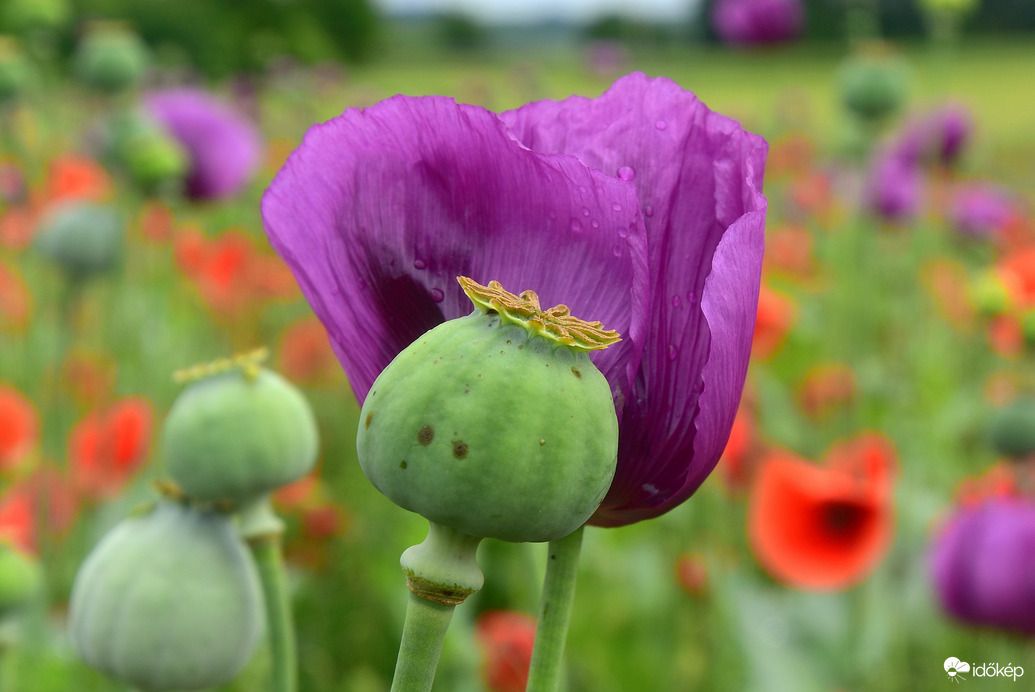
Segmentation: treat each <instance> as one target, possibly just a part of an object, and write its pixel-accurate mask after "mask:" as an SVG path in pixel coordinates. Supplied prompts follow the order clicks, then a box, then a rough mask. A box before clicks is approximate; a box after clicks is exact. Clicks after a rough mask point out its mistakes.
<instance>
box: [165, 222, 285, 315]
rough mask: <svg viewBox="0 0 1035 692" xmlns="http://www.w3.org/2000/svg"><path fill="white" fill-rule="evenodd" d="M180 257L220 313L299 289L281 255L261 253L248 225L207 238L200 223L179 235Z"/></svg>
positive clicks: (233, 312)
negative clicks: (245, 228) (278, 256)
mask: <svg viewBox="0 0 1035 692" xmlns="http://www.w3.org/2000/svg"><path fill="white" fill-rule="evenodd" d="M174 243H175V252H176V261H177V264H178V265H179V267H180V270H181V271H182V272H183V273H184V274H186V276H187V278H189V279H190V280H191V282H192V283H193V284H194V286H195V288H196V289H197V290H198V293H200V294H201V297H202V300H204V302H205V303H206V304H207V305H208V307H209V308H210V309H211V310H212V311H213V312H215V313H216V314H217V315H220V316H223V317H235V316H238V315H240V314H241V313H243V312H245V311H247V310H248V309H249V308H251V307H253V306H255V305H256V304H257V303H259V302H261V301H263V300H267V299H270V298H290V297H293V296H294V295H296V292H297V284H296V283H295V279H294V276H293V275H292V274H291V271H290V270H289V269H288V268H287V265H285V264H283V263H282V262H281V261H280V260H279V259H277V258H275V257H273V256H270V255H263V254H260V253H259V252H258V251H257V250H256V249H255V245H254V243H253V241H252V239H251V238H250V237H249V236H248V235H246V234H245V233H244V232H243V231H239V230H230V231H227V232H225V233H223V234H222V235H221V236H219V237H217V238H206V237H205V235H204V234H203V233H202V232H201V231H200V230H199V229H197V228H188V229H185V230H183V231H181V232H179V233H178V234H177V235H176V238H175V241H174Z"/></svg>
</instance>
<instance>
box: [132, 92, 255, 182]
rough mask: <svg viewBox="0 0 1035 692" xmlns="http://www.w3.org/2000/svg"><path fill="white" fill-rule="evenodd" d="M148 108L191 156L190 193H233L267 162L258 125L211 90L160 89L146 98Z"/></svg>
mask: <svg viewBox="0 0 1035 692" xmlns="http://www.w3.org/2000/svg"><path fill="white" fill-rule="evenodd" d="M144 107H145V109H146V111H147V112H148V114H149V115H150V116H151V117H153V118H154V119H155V120H157V121H158V122H159V123H160V124H161V125H162V126H163V127H165V128H166V130H168V132H169V134H170V135H172V136H173V137H174V138H176V140H177V141H178V142H179V143H180V144H181V145H182V146H183V148H184V149H185V150H186V151H187V154H188V155H189V156H190V160H191V168H190V172H189V173H188V177H187V194H188V195H189V196H190V197H191V198H193V199H221V198H224V197H230V196H232V195H234V194H236V193H237V192H239V191H240V190H241V188H243V187H244V185H245V184H246V183H247V182H248V181H249V180H250V179H251V177H252V175H253V174H254V173H255V172H256V171H257V170H258V168H259V166H260V164H261V162H262V161H261V159H262V139H261V137H260V135H259V132H258V130H257V129H256V127H255V126H254V125H253V124H252V123H251V122H249V121H248V120H247V119H245V118H244V117H243V116H242V115H240V114H239V113H237V112H236V111H234V110H232V109H231V108H230V107H229V106H226V105H225V104H222V103H220V102H219V101H216V100H215V99H214V98H213V97H212V96H211V95H210V94H209V93H208V92H205V91H203V90H200V89H191V88H180V89H169V90H165V91H156V92H152V93H150V94H148V95H147V96H146V97H145V98H144Z"/></svg>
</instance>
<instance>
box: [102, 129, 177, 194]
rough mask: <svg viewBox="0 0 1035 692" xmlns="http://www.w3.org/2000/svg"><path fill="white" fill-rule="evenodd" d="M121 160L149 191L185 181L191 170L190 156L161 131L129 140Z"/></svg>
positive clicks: (136, 181)
mask: <svg viewBox="0 0 1035 692" xmlns="http://www.w3.org/2000/svg"><path fill="white" fill-rule="evenodd" d="M119 158H120V160H121V161H122V162H123V163H124V164H125V166H126V170H127V171H128V172H129V175H130V176H131V177H132V179H133V182H135V183H136V184H137V185H139V186H140V187H141V188H143V189H144V190H145V191H152V190H154V189H156V188H158V187H160V186H162V185H164V184H167V183H170V182H176V181H180V180H183V179H184V178H185V177H186V175H187V171H188V169H189V168H190V161H189V160H188V157H187V153H186V152H185V151H184V150H183V147H182V146H180V144H179V142H177V141H176V140H175V139H173V138H172V137H170V136H168V135H167V134H165V133H164V132H161V131H160V130H158V129H154V130H148V131H145V132H140V133H138V134H136V135H133V136H132V137H129V138H127V139H126V141H124V142H123V143H122V146H121V151H120V156H119Z"/></svg>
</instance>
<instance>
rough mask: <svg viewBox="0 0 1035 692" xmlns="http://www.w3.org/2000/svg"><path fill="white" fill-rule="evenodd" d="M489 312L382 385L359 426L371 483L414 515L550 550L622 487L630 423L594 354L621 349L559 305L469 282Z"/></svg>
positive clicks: (402, 364) (404, 359) (415, 347)
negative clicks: (619, 465)
mask: <svg viewBox="0 0 1035 692" xmlns="http://www.w3.org/2000/svg"><path fill="white" fill-rule="evenodd" d="M460 283H461V285H462V286H463V288H464V291H465V292H466V293H467V295H468V296H469V297H470V298H471V299H472V301H473V302H474V303H475V305H476V306H477V309H476V310H475V311H474V313H472V314H471V315H469V316H467V317H462V318H459V319H455V320H450V321H448V322H445V323H444V324H441V325H439V326H437V327H435V328H434V329H432V330H431V331H429V332H427V333H426V334H424V335H423V336H422V337H420V338H419V339H417V341H415V342H414V343H412V344H411V345H410V346H408V347H407V348H406V349H405V350H403V351H402V352H401V353H400V354H399V355H398V356H397V357H396V358H395V360H393V361H392V362H391V363H390V364H389V365H388V367H387V368H385V370H384V371H383V372H382V373H381V374H380V375H379V376H378V378H377V380H375V382H374V384H373V386H372V387H371V390H370V394H369V395H368V396H367V398H366V400H365V401H364V402H363V408H362V410H361V412H360V424H359V433H358V438H357V449H358V453H359V462H360V465H361V466H362V468H363V472H364V473H365V474H366V476H367V478H368V479H369V480H370V481H371V483H373V484H374V486H375V487H376V488H377V489H378V490H380V491H381V492H382V493H384V494H385V495H386V496H387V497H388V498H389V499H390V500H392V501H393V502H395V503H396V504H397V505H400V506H401V507H403V508H405V509H408V510H411V511H413V512H417V513H418V514H421V515H422V516H424V517H425V518H427V519H428V520H429V521H431V522H432V523H433V524H436V523H437V524H440V525H443V526H447V527H450V528H452V529H455V530H456V531H460V532H462V533H464V534H467V535H469V536H475V537H479V538H483V537H491V538H499V539H502V540H508V541H550V540H554V539H556V538H561V537H564V536H567V535H568V534H570V533H571V532H572V531H574V530H575V529H577V528H578V527H580V526H582V524H584V523H585V521H586V520H587V519H589V517H590V515H592V514H593V512H594V511H595V510H596V508H597V506H598V505H599V504H600V502H601V500H602V499H603V497H604V495H605V493H606V492H607V490H608V488H609V487H610V485H611V480H612V478H613V476H614V472H615V464H616V460H617V454H618V421H617V418H616V416H615V408H614V403H613V400H612V396H611V389H610V387H609V385H608V383H607V380H606V379H605V378H604V376H603V375H602V374H601V373H600V371H599V370H597V368H596V366H594V365H593V363H592V362H591V361H590V359H589V357H588V354H587V353H586V351H587V350H591V349H599V348H604V347H605V346H607V345H608V344H610V343H613V342H614V341H617V340H618V335H617V334H616V333H615V332H613V331H610V332H609V331H604V330H603V329H601V325H600V323H599V322H595V323H588V322H584V321H582V320H578V319H576V318H574V317H572V316H571V315H569V314H568V309H567V307H565V306H563V305H559V306H557V307H554V308H551V309H549V310H545V311H544V310H541V309H540V307H539V300H538V297H537V296H536V295H535V293H534V292H532V291H525V292H524V293H522V294H521V295H520V296H516V295H514V294H512V293H508V292H507V291H505V290H503V288H502V287H501V286H500V285H499V283H497V282H495V281H493V282H491V283H490V284H489V286H488V287H484V286H480V285H478V284H476V283H475V282H473V281H471V280H470V279H467V278H465V277H461V278H460Z"/></svg>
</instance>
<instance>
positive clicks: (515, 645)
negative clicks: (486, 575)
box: [474, 610, 536, 692]
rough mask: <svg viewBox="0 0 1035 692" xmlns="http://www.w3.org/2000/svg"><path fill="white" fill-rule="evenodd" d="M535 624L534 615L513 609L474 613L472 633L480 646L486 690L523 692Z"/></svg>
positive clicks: (533, 639)
mask: <svg viewBox="0 0 1035 692" xmlns="http://www.w3.org/2000/svg"><path fill="white" fill-rule="evenodd" d="M535 627H536V622H535V618H533V617H532V616H531V615H527V614H525V613H519V612H517V611H513V610H490V611H487V612H484V613H482V614H481V615H479V616H478V621H477V622H476V623H475V626H474V634H475V637H476V638H477V640H478V643H479V644H480V645H481V648H482V652H483V659H482V660H483V662H484V663H483V666H482V674H483V677H484V681H485V686H486V688H488V690H489V692H524V689H525V685H526V683H527V682H528V667H529V665H530V664H531V662H532V645H533V644H535Z"/></svg>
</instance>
